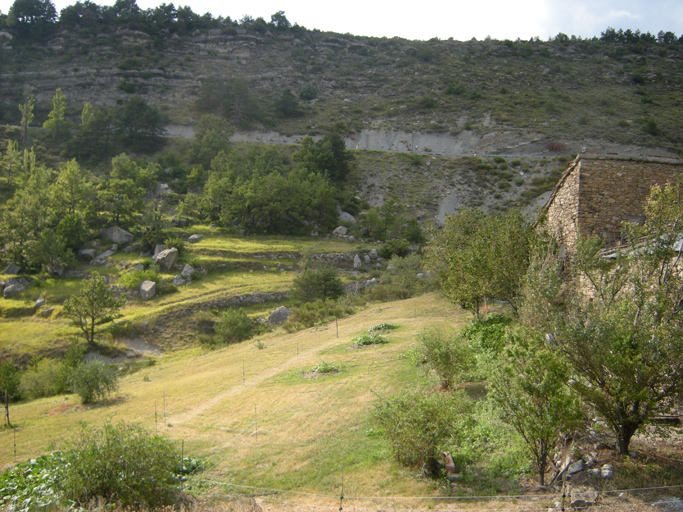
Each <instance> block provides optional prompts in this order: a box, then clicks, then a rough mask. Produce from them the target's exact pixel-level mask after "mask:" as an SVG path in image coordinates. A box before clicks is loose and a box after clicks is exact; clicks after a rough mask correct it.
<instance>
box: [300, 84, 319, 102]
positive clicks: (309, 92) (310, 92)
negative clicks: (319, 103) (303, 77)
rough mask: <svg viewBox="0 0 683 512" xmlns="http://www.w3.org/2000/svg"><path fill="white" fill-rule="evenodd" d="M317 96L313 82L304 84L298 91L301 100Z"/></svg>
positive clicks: (312, 98)
mask: <svg viewBox="0 0 683 512" xmlns="http://www.w3.org/2000/svg"><path fill="white" fill-rule="evenodd" d="M317 97H318V88H317V87H316V86H315V84H305V85H304V86H303V87H302V88H301V90H300V91H299V98H301V99H302V100H314V99H316V98H317Z"/></svg>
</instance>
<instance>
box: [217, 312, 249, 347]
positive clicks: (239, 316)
mask: <svg viewBox="0 0 683 512" xmlns="http://www.w3.org/2000/svg"><path fill="white" fill-rule="evenodd" d="M214 329H215V331H216V337H217V338H218V340H219V342H220V343H222V344H230V343H239V342H240V341H244V340H248V339H249V338H251V337H252V335H253V334H254V324H253V323H252V321H251V319H250V318H249V316H248V315H247V313H246V312H245V311H244V310H243V309H241V308H240V309H228V310H226V311H225V312H224V313H223V314H222V315H221V317H220V319H219V320H218V322H216V324H215V325H214Z"/></svg>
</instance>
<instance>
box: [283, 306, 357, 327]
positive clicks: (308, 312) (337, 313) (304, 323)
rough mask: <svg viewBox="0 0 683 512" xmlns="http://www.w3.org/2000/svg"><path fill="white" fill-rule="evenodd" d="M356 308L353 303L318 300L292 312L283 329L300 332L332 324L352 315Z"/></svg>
mask: <svg viewBox="0 0 683 512" xmlns="http://www.w3.org/2000/svg"><path fill="white" fill-rule="evenodd" d="M355 311H356V308H355V307H354V305H353V304H351V303H344V302H340V301H334V300H317V301H315V302H307V303H305V304H302V305H300V306H298V307H296V308H294V309H293V310H292V314H291V315H290V316H289V318H288V319H287V321H286V322H285V323H284V324H282V328H283V329H284V330H285V331H287V332H294V331H299V330H301V329H306V328H307V327H313V326H314V325H319V324H323V323H326V322H331V321H332V320H334V319H335V318H343V317H345V316H348V315H351V314H353V313H354V312H355Z"/></svg>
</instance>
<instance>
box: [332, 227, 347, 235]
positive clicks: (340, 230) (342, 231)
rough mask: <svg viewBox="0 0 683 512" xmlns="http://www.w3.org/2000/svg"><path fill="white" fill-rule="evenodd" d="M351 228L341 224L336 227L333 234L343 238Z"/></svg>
mask: <svg viewBox="0 0 683 512" xmlns="http://www.w3.org/2000/svg"><path fill="white" fill-rule="evenodd" d="M348 232H349V230H348V228H347V227H345V226H339V227H338V228H335V230H334V231H332V236H336V237H337V238H341V237H343V236H346V233H348Z"/></svg>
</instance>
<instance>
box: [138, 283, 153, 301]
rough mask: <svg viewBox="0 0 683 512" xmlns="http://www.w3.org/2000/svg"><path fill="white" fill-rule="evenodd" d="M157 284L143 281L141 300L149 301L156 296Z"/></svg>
mask: <svg viewBox="0 0 683 512" xmlns="http://www.w3.org/2000/svg"><path fill="white" fill-rule="evenodd" d="M156 292H157V284H156V283H155V282H154V281H143V282H142V284H141V285H140V298H141V299H142V300H149V299H151V298H152V297H154V296H155V295H156Z"/></svg>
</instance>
